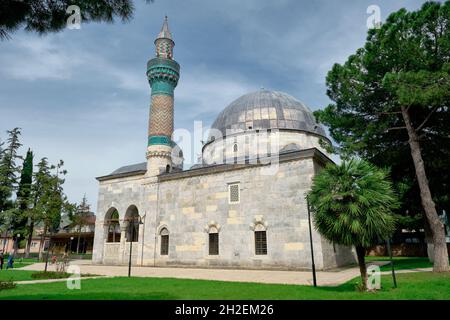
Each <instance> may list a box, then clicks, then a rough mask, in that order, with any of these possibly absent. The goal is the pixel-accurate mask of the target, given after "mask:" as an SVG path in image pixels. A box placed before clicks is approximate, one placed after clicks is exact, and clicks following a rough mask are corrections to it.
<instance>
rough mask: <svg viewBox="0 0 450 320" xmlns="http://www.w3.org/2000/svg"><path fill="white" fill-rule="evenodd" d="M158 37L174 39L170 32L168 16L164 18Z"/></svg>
mask: <svg viewBox="0 0 450 320" xmlns="http://www.w3.org/2000/svg"><path fill="white" fill-rule="evenodd" d="M156 39H169V40H172V41H173V39H172V34H171V33H170V30H169V23H168V21H167V16H166V17H165V18H164V23H163V25H162V27H161V31H160V32H159V34H158V37H157V38H156Z"/></svg>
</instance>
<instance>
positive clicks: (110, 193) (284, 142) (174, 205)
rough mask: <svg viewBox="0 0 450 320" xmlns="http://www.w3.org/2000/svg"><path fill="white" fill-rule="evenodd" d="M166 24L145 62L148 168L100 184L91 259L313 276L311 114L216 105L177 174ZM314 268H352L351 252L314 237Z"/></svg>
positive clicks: (276, 99) (316, 162)
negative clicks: (196, 151) (193, 155)
mask: <svg viewBox="0 0 450 320" xmlns="http://www.w3.org/2000/svg"><path fill="white" fill-rule="evenodd" d="M174 45H175V43H174V41H173V38H172V35H171V33H170V31H169V27H168V22H167V17H166V19H165V21H164V23H163V26H162V29H161V32H160V33H159V35H158V37H157V38H156V40H155V46H156V57H154V58H153V59H151V60H149V61H148V63H147V78H148V81H149V84H150V87H151V106H150V114H149V126H148V145H147V153H146V159H147V161H146V162H143V163H139V164H133V165H128V166H124V167H121V168H119V169H117V170H115V171H114V172H112V173H111V174H109V175H106V176H102V177H98V178H97V180H98V181H99V197H98V209H97V220H96V224H95V239H94V248H93V257H92V259H93V262H94V263H98V264H128V262H129V259H131V263H132V264H133V265H143V266H174V267H200V268H236V269H238V268H248V269H281V270H303V269H310V268H311V241H310V229H309V224H308V210H307V203H306V200H305V194H306V192H308V190H309V189H310V187H311V183H312V178H313V177H314V175H316V174H317V173H318V172H319V171H320V170H321V169H322V168H323V167H324V166H325V165H326V164H327V163H330V162H332V160H331V159H330V158H329V155H327V152H326V151H325V149H324V148H323V147H322V146H323V144H324V143H330V141H329V139H328V138H327V136H326V133H325V131H324V129H323V128H322V127H321V126H320V125H319V124H318V123H316V121H315V118H314V116H313V114H312V112H311V111H310V110H309V109H308V107H306V106H305V105H304V104H303V103H301V102H300V101H298V100H297V99H295V98H294V97H292V96H290V95H288V94H286V93H282V92H278V91H269V90H264V89H261V90H258V91H256V92H252V93H248V94H245V95H243V96H241V97H239V98H237V99H236V100H235V101H233V102H231V104H230V105H229V106H228V107H226V108H225V109H223V111H222V112H220V113H219V115H218V116H217V119H216V120H215V121H214V123H213V125H212V128H211V131H210V134H209V137H208V139H207V141H205V142H203V146H202V156H201V159H200V162H199V163H198V164H195V165H194V166H192V167H191V168H189V169H186V168H184V167H183V152H182V150H181V148H180V147H179V146H178V145H177V144H176V143H175V142H174V141H173V140H172V139H173V135H172V134H173V131H174V90H175V87H176V86H177V83H178V79H179V75H180V66H179V64H178V63H177V62H176V61H175V60H174V59H173V48H174ZM312 243H313V248H314V259H315V264H316V268H318V269H330V268H335V267H339V266H343V265H346V264H349V263H352V262H354V261H355V260H354V259H355V258H354V254H353V251H352V250H351V248H349V247H343V246H340V245H336V244H333V243H330V242H329V241H327V240H326V239H325V238H323V237H322V236H321V235H320V234H319V233H317V232H316V231H315V230H314V228H313V229H312Z"/></svg>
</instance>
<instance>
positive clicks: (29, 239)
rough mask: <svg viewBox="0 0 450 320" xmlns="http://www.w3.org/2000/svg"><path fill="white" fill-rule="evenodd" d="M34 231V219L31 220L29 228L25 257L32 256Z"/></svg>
mask: <svg viewBox="0 0 450 320" xmlns="http://www.w3.org/2000/svg"><path fill="white" fill-rule="evenodd" d="M33 231H34V221H33V220H31V222H30V226H29V228H28V232H29V234H28V240H27V246H26V248H25V258H29V257H30V248H31V242H32V241H33Z"/></svg>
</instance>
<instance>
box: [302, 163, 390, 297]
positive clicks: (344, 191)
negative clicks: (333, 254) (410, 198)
mask: <svg viewBox="0 0 450 320" xmlns="http://www.w3.org/2000/svg"><path fill="white" fill-rule="evenodd" d="M308 199H309V203H310V205H311V209H312V212H313V213H314V214H313V221H314V226H315V228H316V229H317V231H319V233H320V234H321V235H323V236H324V237H325V238H326V239H328V240H329V241H331V242H334V243H337V244H341V245H345V246H355V248H356V254H357V257H358V264H359V269H360V272H361V280H362V289H363V290H367V269H366V264H365V253H366V249H367V248H369V247H370V246H372V245H374V244H376V243H377V242H379V241H380V240H385V239H387V238H389V237H390V236H391V235H392V234H393V232H394V231H395V218H394V216H393V214H392V210H393V209H394V208H396V207H397V205H398V202H397V197H396V195H395V193H394V191H393V188H392V183H391V182H390V180H389V179H388V171H387V170H384V169H378V168H377V167H375V166H374V165H373V164H370V163H369V162H366V161H364V160H347V161H343V162H342V164H340V165H334V164H329V165H327V167H326V168H325V169H324V170H322V171H321V172H320V173H319V174H318V175H317V176H315V177H314V179H313V186H312V189H311V191H310V192H309V194H308Z"/></svg>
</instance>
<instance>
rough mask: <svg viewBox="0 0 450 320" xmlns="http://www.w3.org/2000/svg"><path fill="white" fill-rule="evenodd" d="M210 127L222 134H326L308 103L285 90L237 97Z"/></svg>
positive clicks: (260, 91)
mask: <svg viewBox="0 0 450 320" xmlns="http://www.w3.org/2000/svg"><path fill="white" fill-rule="evenodd" d="M211 128H212V129H217V130H220V132H221V133H222V135H223V136H225V135H226V134H227V130H231V131H232V132H233V133H238V132H244V131H247V130H267V129H291V130H299V131H305V132H309V133H313V134H317V135H320V136H323V137H326V134H325V130H324V129H323V128H322V127H321V126H320V125H319V124H318V123H317V122H316V120H315V118H314V115H313V114H312V112H311V110H309V108H308V107H307V106H305V105H304V104H303V103H301V102H300V101H298V100H297V99H295V98H294V97H292V96H290V95H288V94H286V93H283V92H278V91H270V90H259V91H256V92H252V93H248V94H245V95H243V96H241V97H240V98H238V99H236V100H235V101H233V102H232V103H231V104H230V105H229V106H228V107H226V108H225V109H224V110H223V111H222V112H221V113H220V114H219V115H218V117H217V119H216V121H214V123H213V125H212V126H211ZM210 138H211V137H210ZM210 140H211V139H208V141H210Z"/></svg>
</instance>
